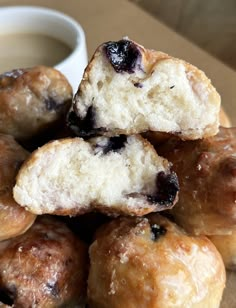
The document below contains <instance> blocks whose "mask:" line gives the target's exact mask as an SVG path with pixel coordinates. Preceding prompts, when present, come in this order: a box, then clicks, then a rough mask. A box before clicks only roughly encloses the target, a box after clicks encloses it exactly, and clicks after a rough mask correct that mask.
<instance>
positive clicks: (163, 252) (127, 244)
mask: <svg viewBox="0 0 236 308" xmlns="http://www.w3.org/2000/svg"><path fill="white" fill-rule="evenodd" d="M89 256H90V270H89V278H88V302H89V307H92V308H93V307H96V308H110V307H112V308H120V307H129V308H136V307H149V308H159V307H161V308H170V307H181V308H190V307H194V308H197V307H199V308H202V307H208V308H217V307H219V306H220V301H221V297H222V293H223V289H224V286H225V268H224V264H223V261H222V259H221V256H220V254H219V253H218V251H217V250H216V248H215V247H214V245H213V244H212V243H211V242H210V241H209V240H208V239H207V238H206V237H204V236H198V237H191V236H188V235H187V234H186V233H185V232H184V231H183V230H181V229H180V228H179V227H177V225H175V224H174V223H172V222H170V221H169V220H168V219H167V218H164V217H161V216H160V215H158V214H152V215H151V216H148V217H145V218H134V217H129V218H124V217H123V218H120V219H116V220H113V221H112V222H110V223H109V224H107V225H104V226H102V227H101V228H100V229H99V230H98V231H97V235H96V238H95V240H94V242H93V243H92V245H91V246H90V249H89Z"/></svg>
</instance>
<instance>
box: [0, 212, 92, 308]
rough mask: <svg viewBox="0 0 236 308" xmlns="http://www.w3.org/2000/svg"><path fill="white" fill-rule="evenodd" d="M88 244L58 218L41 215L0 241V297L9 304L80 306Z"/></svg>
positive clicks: (0, 299)
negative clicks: (20, 232)
mask: <svg viewBox="0 0 236 308" xmlns="http://www.w3.org/2000/svg"><path fill="white" fill-rule="evenodd" d="M86 279H87V248H86V246H85V245H84V244H83V243H82V242H81V241H80V240H79V239H78V238H76V237H75V236H74V235H73V233H72V232H71V231H70V230H69V229H68V228H67V227H66V226H65V225H64V224H63V223H62V222H60V221H57V220H55V219H53V218H52V217H51V218H49V217H40V218H38V219H37V220H36V222H35V224H34V225H33V226H32V227H31V228H30V229H29V230H28V231H27V232H26V233H24V234H23V235H21V236H18V237H15V238H13V239H11V240H8V241H4V242H0V301H2V302H3V303H4V304H7V305H10V306H12V307H24V308H30V307H37V308H41V307H42V308H45V307H47V308H50V307H80V306H79V305H81V304H83V303H84V300H85V296H86Z"/></svg>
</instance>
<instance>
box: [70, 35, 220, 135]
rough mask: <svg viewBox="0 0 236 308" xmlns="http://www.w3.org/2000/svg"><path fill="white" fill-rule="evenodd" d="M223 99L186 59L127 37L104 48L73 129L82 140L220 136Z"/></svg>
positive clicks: (77, 101)
mask: <svg viewBox="0 0 236 308" xmlns="http://www.w3.org/2000/svg"><path fill="white" fill-rule="evenodd" d="M219 111H220V96H219V94H218V93H217V91H216V90H215V88H214V87H213V86H212V85H211V82H210V80H209V79H208V78H207V77H206V75H205V74H204V73H203V72H202V71H200V70H199V69H197V68H196V67H194V66H192V65H190V64H189V63H186V62H185V61H183V60H179V59H176V58H173V57H171V56H169V55H167V54H165V53H162V52H159V51H154V50H148V49H145V48H144V47H143V46H141V45H139V44H137V43H135V42H134V41H131V40H129V39H127V38H124V39H122V40H120V41H118V42H107V43H104V44H102V45H101V46H99V47H98V49H97V50H96V51H95V54H94V55H93V57H92V59H91V61H90V63H89V65H88V67H87V69H86V70H85V72H84V76H83V79H82V82H81V84H80V86H79V89H78V92H77V93H76V95H75V98H74V102H73V109H72V110H71V111H70V113H69V115H68V125H69V126H70V127H71V129H72V130H73V131H74V132H75V133H76V134H77V135H78V136H82V137H84V136H91V135H107V136H114V135H118V134H126V135H130V134H137V133H142V132H145V131H149V130H150V131H158V132H166V133H169V132H171V133H173V134H177V135H179V136H181V138H182V139H197V138H202V137H207V136H212V135H215V134H216V133H217V131H218V125H219Z"/></svg>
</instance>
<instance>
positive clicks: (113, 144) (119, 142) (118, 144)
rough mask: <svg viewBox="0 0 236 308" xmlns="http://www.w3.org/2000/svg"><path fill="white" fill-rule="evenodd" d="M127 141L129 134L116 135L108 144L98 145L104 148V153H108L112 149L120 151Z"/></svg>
mask: <svg viewBox="0 0 236 308" xmlns="http://www.w3.org/2000/svg"><path fill="white" fill-rule="evenodd" d="M126 141H127V136H125V135H120V136H116V137H111V138H110V139H109V141H108V143H107V144H106V146H100V145H97V147H101V148H102V151H103V154H107V153H109V152H111V151H112V152H118V151H119V150H121V149H122V148H124V146H125V143H126Z"/></svg>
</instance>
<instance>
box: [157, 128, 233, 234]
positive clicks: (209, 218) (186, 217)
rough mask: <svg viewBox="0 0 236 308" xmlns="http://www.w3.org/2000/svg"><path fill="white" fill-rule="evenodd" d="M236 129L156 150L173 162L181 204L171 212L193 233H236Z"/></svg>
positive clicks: (164, 145)
mask: <svg viewBox="0 0 236 308" xmlns="http://www.w3.org/2000/svg"><path fill="white" fill-rule="evenodd" d="M235 136H236V128H223V127H221V128H220V132H219V134H217V135H216V136H214V137H211V138H207V139H203V140H197V141H188V142H184V141H181V140H177V139H176V138H175V139H174V138H173V139H169V140H168V141H167V142H166V143H164V144H163V145H160V146H158V147H157V148H156V149H157V151H158V154H160V155H162V156H164V157H166V158H167V159H168V160H169V161H170V162H172V163H173V170H174V171H175V172H176V173H177V175H178V178H179V182H180V191H181V193H180V194H179V201H178V204H176V206H175V208H174V209H173V211H171V212H170V213H171V214H172V215H173V216H174V219H175V220H176V222H177V223H178V224H180V225H181V226H182V227H184V228H185V229H186V230H187V231H188V232H190V233H193V234H205V235H224V234H225V235H226V234H231V232H232V231H233V230H236V207H235V198H236V196H235V185H236V156H235V153H236V138H235Z"/></svg>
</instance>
